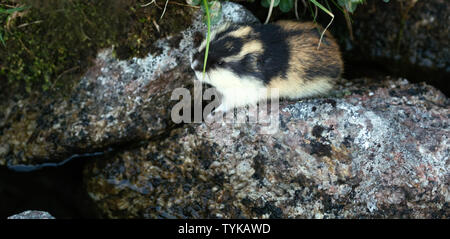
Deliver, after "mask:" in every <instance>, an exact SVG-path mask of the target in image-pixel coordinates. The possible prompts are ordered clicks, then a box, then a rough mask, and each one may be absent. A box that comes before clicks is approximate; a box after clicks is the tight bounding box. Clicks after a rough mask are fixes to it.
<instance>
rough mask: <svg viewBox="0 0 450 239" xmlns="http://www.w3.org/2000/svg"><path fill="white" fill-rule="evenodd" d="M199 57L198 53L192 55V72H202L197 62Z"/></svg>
mask: <svg viewBox="0 0 450 239" xmlns="http://www.w3.org/2000/svg"><path fill="white" fill-rule="evenodd" d="M199 57H200V52H196V53H195V54H194V56H193V57H192V62H191V68H192V70H194V71H202V70H203V69H202V65H201V64H200V61H199V60H198V59H199Z"/></svg>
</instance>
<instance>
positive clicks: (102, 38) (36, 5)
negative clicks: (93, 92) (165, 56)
mask: <svg viewBox="0 0 450 239" xmlns="http://www.w3.org/2000/svg"><path fill="white" fill-rule="evenodd" d="M156 2H157V3H158V6H162V7H163V6H164V3H165V1H163V0H161V1H156ZM145 3H147V1H144V0H142V1H139V0H128V1H126V0H115V1H110V0H97V1H90V0H79V1H59V0H23V1H22V2H21V3H20V4H18V3H17V1H6V3H4V4H8V5H13V6H14V5H26V6H31V8H30V9H28V10H26V11H23V12H22V13H21V14H22V16H16V17H13V18H12V20H11V22H10V23H11V24H10V26H11V27H10V28H9V29H6V21H7V19H6V17H7V16H6V15H1V16H0V30H1V31H2V32H3V38H4V41H5V45H6V46H0V80H2V81H4V79H6V80H7V81H8V84H15V85H21V86H23V87H24V88H27V89H28V91H30V90H31V89H44V90H47V89H61V88H71V86H72V85H73V84H76V83H77V82H78V80H79V78H80V75H81V74H82V73H83V72H84V71H85V70H86V69H87V68H88V67H89V66H90V65H91V64H92V60H93V59H94V58H95V56H96V54H97V52H98V50H99V49H101V48H106V47H109V46H111V45H114V46H116V53H117V56H118V57H120V58H130V57H133V56H139V57H142V56H145V55H146V54H147V53H148V52H150V51H152V50H153V49H152V43H153V42H154V41H155V40H156V39H157V38H160V37H163V36H167V35H170V34H172V33H174V32H177V31H180V30H181V29H183V28H184V27H186V26H187V25H188V24H190V19H191V14H192V9H190V8H185V7H181V6H177V5H169V6H168V8H167V10H166V13H165V15H164V18H163V19H161V20H159V17H160V15H161V13H162V8H158V7H156V6H155V5H154V4H152V5H149V6H147V7H142V6H141V5H143V4H145ZM156 25H158V27H159V31H158V30H157V27H156Z"/></svg>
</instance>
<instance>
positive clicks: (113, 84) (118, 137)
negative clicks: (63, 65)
mask: <svg viewBox="0 0 450 239" xmlns="http://www.w3.org/2000/svg"><path fill="white" fill-rule="evenodd" d="M223 11H224V14H223V19H222V21H232V22H235V23H241V22H247V23H249V22H256V21H257V20H256V19H255V18H254V17H253V16H252V15H251V14H250V13H249V12H248V11H246V10H245V9H244V8H242V7H241V6H239V5H237V4H234V3H224V5H223ZM166 17H168V16H166ZM203 32H205V25H204V23H203V22H202V12H201V11H200V10H199V11H197V13H196V14H195V17H194V20H193V24H192V26H190V27H189V28H187V29H185V30H184V31H182V32H180V33H178V34H174V35H172V36H171V37H168V38H163V39H160V40H159V41H157V42H155V44H154V45H155V47H157V48H160V53H159V54H154V55H151V54H150V55H148V56H147V57H145V58H142V59H141V58H133V59H131V60H128V61H123V60H118V59H117V58H115V57H114V54H113V51H112V49H106V50H104V51H102V52H101V53H99V55H98V57H97V58H96V60H95V64H94V66H93V67H91V68H90V69H89V70H88V71H87V73H86V74H85V76H84V77H82V79H81V80H80V83H79V84H78V85H76V86H75V87H74V89H73V90H72V91H71V93H70V94H69V95H68V96H60V95H58V94H55V95H49V93H33V94H31V95H27V96H24V97H21V96H15V97H11V98H8V99H7V100H6V101H4V102H1V103H0V112H2V113H0V165H8V166H9V167H10V168H12V169H17V170H29V169H30V170H31V169H32V168H33V167H34V168H36V167H39V165H42V164H44V163H58V162H62V161H64V160H65V159H66V158H68V157H69V156H71V155H74V154H86V153H92V152H97V151H105V150H108V148H110V147H115V146H117V145H123V144H127V143H130V142H136V141H140V140H146V139H150V138H154V137H158V136H159V135H161V134H163V133H164V132H165V131H166V130H167V129H168V128H170V127H171V126H170V124H171V121H170V109H171V108H172V107H171V106H172V105H173V104H174V103H175V102H174V101H171V100H170V96H171V93H172V91H173V89H175V88H178V87H185V88H188V87H189V85H190V84H192V78H193V72H192V71H191V70H190V68H189V67H190V56H191V53H192V51H193V47H194V43H195V39H196V37H195V36H196V34H197V33H203Z"/></svg>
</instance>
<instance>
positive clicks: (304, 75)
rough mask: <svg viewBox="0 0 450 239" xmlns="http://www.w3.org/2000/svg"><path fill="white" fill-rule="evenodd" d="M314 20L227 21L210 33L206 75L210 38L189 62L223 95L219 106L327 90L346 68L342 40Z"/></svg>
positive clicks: (198, 74)
mask: <svg viewBox="0 0 450 239" xmlns="http://www.w3.org/2000/svg"><path fill="white" fill-rule="evenodd" d="M321 31H322V29H321V28H319V27H318V26H317V25H315V24H313V23H300V22H293V21H281V22H277V23H275V24H267V25H254V26H249V25H229V24H226V25H224V26H223V27H220V28H219V29H217V30H215V31H213V32H212V34H211V38H210V46H209V54H208V59H207V65H206V74H204V75H203V74H202V72H203V61H204V54H205V47H206V39H205V40H204V41H203V42H202V43H201V45H200V47H199V48H198V51H197V52H196V53H195V54H194V56H193V59H192V64H191V67H192V69H193V70H194V71H195V74H196V77H197V79H198V80H200V81H202V82H205V83H208V84H210V85H212V86H214V87H215V88H216V89H217V90H218V91H219V92H220V93H221V94H222V104H221V105H220V106H219V107H218V108H217V109H216V111H223V112H225V111H227V110H229V109H232V108H234V107H241V106H245V105H252V104H256V103H257V102H259V101H261V100H267V99H268V98H273V96H271V94H270V92H269V91H270V90H272V89H277V90H278V94H279V96H278V97H280V98H289V99H298V98H303V97H310V96H315V95H320V94H324V93H326V92H328V91H329V90H330V89H331V88H332V87H333V83H334V82H335V80H336V79H338V78H339V77H340V75H341V73H342V71H343V63H342V58H341V53H340V51H339V48H338V45H337V44H336V42H335V40H334V39H333V37H332V36H331V35H330V34H328V33H327V34H325V35H324V37H323V39H322V42H321V45H320V48H319V49H318V44H319V39H320V34H321Z"/></svg>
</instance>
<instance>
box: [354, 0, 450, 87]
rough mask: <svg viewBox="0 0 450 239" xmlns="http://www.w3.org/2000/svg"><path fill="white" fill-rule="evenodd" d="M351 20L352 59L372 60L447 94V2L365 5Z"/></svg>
mask: <svg viewBox="0 0 450 239" xmlns="http://www.w3.org/2000/svg"><path fill="white" fill-rule="evenodd" d="M352 20H353V21H352V23H353V24H352V25H353V29H354V36H355V40H354V47H356V48H357V49H355V50H356V51H355V54H353V55H352V56H351V57H352V58H354V59H355V60H367V59H373V60H375V61H378V63H379V64H380V65H383V66H384V67H385V68H387V69H388V70H390V71H392V72H396V73H397V74H399V73H402V75H403V76H409V77H414V78H415V79H416V80H419V79H417V78H422V79H420V80H421V81H426V82H431V83H433V84H434V85H437V86H438V87H440V88H441V89H442V90H445V91H446V92H444V93H446V94H447V95H449V94H450V92H449V91H448V89H447V88H448V87H446V84H447V81H448V79H449V78H450V48H449V45H450V44H449V37H448V36H449V35H450V28H449V27H448V25H449V22H450V2H449V1H446V0H430V1H417V0H401V1H400V0H398V1H389V3H385V2H383V1H367V2H366V3H365V4H362V5H361V6H359V7H358V9H357V11H356V12H355V14H354V15H353V16H352ZM347 50H348V49H347ZM418 73H419V75H418ZM430 75H433V77H429V76H430ZM446 89H447V90H446Z"/></svg>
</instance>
